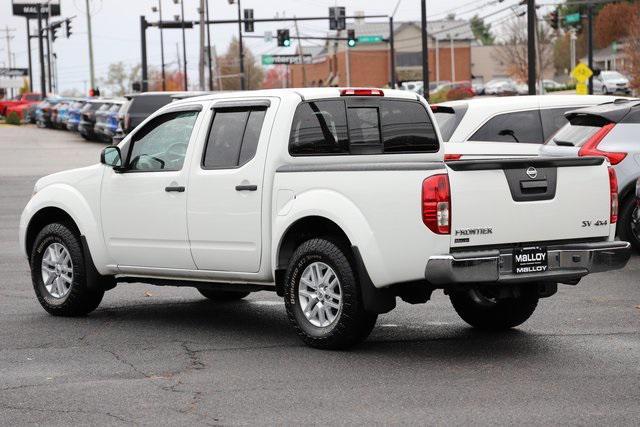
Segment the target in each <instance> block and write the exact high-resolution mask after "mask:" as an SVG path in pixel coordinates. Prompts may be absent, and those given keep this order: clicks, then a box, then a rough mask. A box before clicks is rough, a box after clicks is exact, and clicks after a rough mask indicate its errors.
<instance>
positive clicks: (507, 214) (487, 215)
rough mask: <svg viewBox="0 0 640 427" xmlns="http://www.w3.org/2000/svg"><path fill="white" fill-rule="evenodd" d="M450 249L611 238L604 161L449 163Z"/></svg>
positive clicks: (535, 160) (594, 158)
mask: <svg viewBox="0 0 640 427" xmlns="http://www.w3.org/2000/svg"><path fill="white" fill-rule="evenodd" d="M447 166H448V169H449V180H450V186H451V205H452V206H451V245H452V247H466V246H486V245H500V244H514V243H527V242H544V241H558V240H570V239H590V238H600V237H607V236H609V235H610V224H609V221H610V204H611V200H610V198H611V194H610V187H609V173H608V170H607V164H605V163H604V160H603V159H602V158H598V157H582V158H572V157H563V158H536V159H499V160H468V161H465V160H460V161H454V162H449V163H448V165H447Z"/></svg>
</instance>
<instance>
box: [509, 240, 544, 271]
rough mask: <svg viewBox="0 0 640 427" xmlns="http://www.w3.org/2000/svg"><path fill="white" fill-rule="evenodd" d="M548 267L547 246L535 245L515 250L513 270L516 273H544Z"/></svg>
mask: <svg viewBox="0 0 640 427" xmlns="http://www.w3.org/2000/svg"><path fill="white" fill-rule="evenodd" d="M548 269H549V260H548V257H547V248H545V247H542V246H534V247H530V248H516V249H514V250H513V272H514V273H515V274H528V273H544V272H545V271H547V270H548Z"/></svg>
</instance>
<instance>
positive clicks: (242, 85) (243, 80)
mask: <svg viewBox="0 0 640 427" xmlns="http://www.w3.org/2000/svg"><path fill="white" fill-rule="evenodd" d="M241 11H242V8H241V7H240V0H238V54H239V55H240V90H244V89H245V86H246V78H245V75H244V50H243V49H242V24H243V23H244V20H243V19H242V16H241V13H240V12H241Z"/></svg>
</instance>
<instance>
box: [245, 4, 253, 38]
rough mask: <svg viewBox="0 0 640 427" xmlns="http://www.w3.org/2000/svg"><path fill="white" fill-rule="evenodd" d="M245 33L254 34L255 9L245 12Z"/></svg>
mask: <svg viewBox="0 0 640 427" xmlns="http://www.w3.org/2000/svg"><path fill="white" fill-rule="evenodd" d="M244 32H245V33H253V9H245V10H244Z"/></svg>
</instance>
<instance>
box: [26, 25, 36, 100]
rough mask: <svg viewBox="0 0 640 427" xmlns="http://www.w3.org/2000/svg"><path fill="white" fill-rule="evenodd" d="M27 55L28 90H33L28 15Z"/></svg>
mask: <svg viewBox="0 0 640 427" xmlns="http://www.w3.org/2000/svg"><path fill="white" fill-rule="evenodd" d="M27 57H28V58H29V90H30V91H31V92H33V91H34V90H33V63H32V62H31V29H30V28H29V17H28V16H27Z"/></svg>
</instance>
